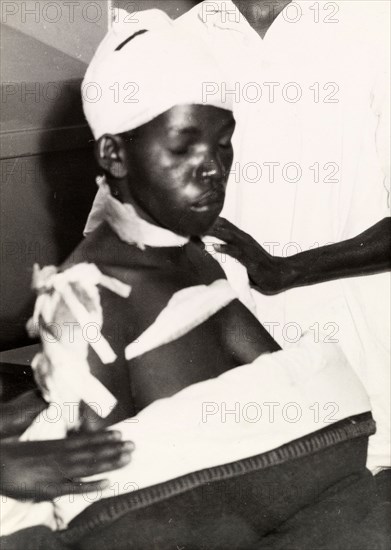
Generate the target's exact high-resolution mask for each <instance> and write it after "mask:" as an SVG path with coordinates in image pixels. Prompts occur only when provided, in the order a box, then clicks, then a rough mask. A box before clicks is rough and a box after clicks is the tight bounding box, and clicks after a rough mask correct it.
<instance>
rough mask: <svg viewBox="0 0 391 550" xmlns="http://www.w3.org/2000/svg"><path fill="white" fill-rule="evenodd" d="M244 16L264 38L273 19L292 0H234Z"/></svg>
mask: <svg viewBox="0 0 391 550" xmlns="http://www.w3.org/2000/svg"><path fill="white" fill-rule="evenodd" d="M232 1H233V3H234V4H235V6H236V7H237V8H238V9H239V11H240V13H241V14H242V15H243V17H245V18H246V20H247V21H248V23H249V24H250V25H251V26H252V28H253V29H254V30H255V31H256V32H257V33H258V34H259V35H260V36H261V38H263V37H264V36H265V34H266V33H267V31H268V30H269V28H270V26H271V25H272V23H273V21H274V20H275V19H276V18H277V17H278V15H279V14H280V13H281V12H282V10H283V9H284V8H285V7H286V6H287V5H288V4H289V3H290V2H291V1H292V0H232Z"/></svg>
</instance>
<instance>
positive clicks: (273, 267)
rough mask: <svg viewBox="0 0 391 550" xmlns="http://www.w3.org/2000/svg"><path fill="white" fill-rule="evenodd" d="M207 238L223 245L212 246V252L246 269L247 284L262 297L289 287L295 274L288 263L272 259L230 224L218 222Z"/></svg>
mask: <svg viewBox="0 0 391 550" xmlns="http://www.w3.org/2000/svg"><path fill="white" fill-rule="evenodd" d="M208 235H212V236H214V237H217V238H218V239H221V240H222V241H224V242H225V243H226V244H215V245H213V246H214V249H215V250H216V251H217V252H221V253H222V254H228V255H229V256H232V257H233V258H236V259H237V260H239V262H241V263H242V264H243V265H244V266H245V267H246V269H247V273H248V276H249V279H250V282H251V284H252V285H253V286H254V287H255V288H256V289H257V290H259V291H260V292H262V293H263V294H278V293H279V292H282V291H283V290H286V289H287V288H289V287H290V281H291V279H293V278H294V275H295V274H294V272H293V270H292V269H291V267H290V264H289V259H288V258H280V257H277V256H272V255H271V254H269V253H268V252H266V250H264V248H262V246H261V245H260V244H258V243H257V241H256V240H255V239H253V238H252V237H251V236H250V235H248V234H247V233H245V232H244V231H242V230H241V229H239V228H238V227H236V225H234V224H233V223H231V222H229V221H228V220H226V219H225V218H218V219H217V220H216V222H215V224H214V225H213V227H212V229H211V230H209V231H208Z"/></svg>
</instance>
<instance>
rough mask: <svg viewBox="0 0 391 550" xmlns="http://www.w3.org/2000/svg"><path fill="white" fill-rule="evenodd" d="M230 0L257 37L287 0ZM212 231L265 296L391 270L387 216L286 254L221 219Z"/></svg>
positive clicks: (218, 247) (390, 225)
mask: <svg viewBox="0 0 391 550" xmlns="http://www.w3.org/2000/svg"><path fill="white" fill-rule="evenodd" d="M233 2H234V4H235V5H236V6H237V7H238V8H239V10H240V11H241V13H242V15H243V16H244V17H246V19H247V21H248V22H249V24H250V25H251V26H252V27H253V28H254V30H255V31H256V32H257V33H258V34H259V36H260V37H261V38H264V37H265V35H266V33H267V31H268V29H269V28H270V26H271V25H272V23H273V21H274V20H275V19H276V17H277V16H278V15H279V14H280V13H281V11H282V10H283V9H284V8H285V7H286V6H287V5H288V4H289V3H290V0H256V1H250V2H246V1H243V0H233ZM210 234H211V235H213V236H215V237H218V238H219V239H221V240H223V241H224V242H225V243H226V244H225V245H216V246H215V249H216V250H217V251H219V252H222V253H226V254H229V255H230V256H232V257H234V258H236V259H237V260H239V261H240V262H241V263H242V264H243V265H244V266H245V267H246V268H247V271H248V275H249V278H250V281H251V283H252V285H253V286H254V288H255V289H256V290H258V291H259V292H262V293H263V294H267V295H272V294H278V293H280V292H283V291H285V290H289V289H292V288H296V287H301V286H307V285H313V284H317V283H323V282H326V281H332V280H336V279H341V278H348V277H357V276H361V275H371V274H374V273H382V272H385V271H389V270H390V269H391V252H390V251H391V221H390V218H384V219H382V220H380V221H379V222H377V223H376V224H374V225H373V226H372V227H369V228H368V229H367V230H366V231H364V232H363V233H361V234H359V235H357V236H355V237H353V238H351V239H347V240H345V241H341V242H339V243H335V244H331V245H326V246H322V247H319V248H315V249H312V250H308V251H305V252H301V253H299V254H295V255H293V256H290V257H288V258H283V257H278V256H272V255H271V254H269V253H268V252H266V250H264V249H263V248H262V246H261V245H260V244H259V243H258V242H257V241H255V240H254V239H253V238H252V237H251V236H250V235H248V234H247V233H245V232H244V231H242V230H241V229H239V228H238V227H236V226H235V225H234V224H232V223H230V222H228V221H227V220H225V219H223V218H219V220H218V221H217V222H216V224H215V225H214V227H213V230H212V231H211V232H210Z"/></svg>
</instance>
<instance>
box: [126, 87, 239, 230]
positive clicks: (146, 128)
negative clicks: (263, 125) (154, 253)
mask: <svg viewBox="0 0 391 550" xmlns="http://www.w3.org/2000/svg"><path fill="white" fill-rule="evenodd" d="M157 92H158V91H157ZM234 128H235V120H234V118H233V115H232V113H231V111H228V110H225V109H220V108H218V107H212V106H206V105H178V106H175V107H173V108H172V109H170V110H169V111H166V112H165V113H163V114H162V115H160V116H159V117H157V118H155V119H154V120H152V121H151V122H149V123H147V124H145V125H143V126H141V127H139V128H137V129H136V130H135V131H133V132H132V139H131V142H130V143H129V144H126V165H127V166H126V168H127V172H128V182H129V192H130V195H131V197H132V202H133V201H134V203H135V206H136V207H137V210H138V211H139V213H140V214H141V215H142V217H144V218H145V219H147V220H149V221H152V222H153V223H155V224H158V225H161V226H163V227H165V228H167V229H170V230H172V231H174V232H175V233H179V234H181V235H186V236H191V235H202V234H204V233H205V232H206V231H207V230H208V229H209V227H210V226H211V225H212V224H213V223H214V221H215V220H216V218H217V217H218V215H219V214H220V212H221V210H222V208H223V204H224V198H225V189H226V185H227V180H228V175H229V171H230V169H231V165H232V160H233V149H232V144H231V138H232V134H233V131H234Z"/></svg>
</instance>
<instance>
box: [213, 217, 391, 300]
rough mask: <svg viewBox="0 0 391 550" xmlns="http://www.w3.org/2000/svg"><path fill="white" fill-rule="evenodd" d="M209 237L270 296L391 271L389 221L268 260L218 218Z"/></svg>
mask: <svg viewBox="0 0 391 550" xmlns="http://www.w3.org/2000/svg"><path fill="white" fill-rule="evenodd" d="M211 235H214V236H215V237H218V238H219V239H221V240H223V241H224V242H225V243H227V244H223V245H214V248H215V249H216V250H217V251H219V252H222V253H224V254H229V255H230V256H232V257H233V258H236V259H237V260H239V261H240V262H241V263H242V264H243V265H244V266H245V267H246V269H247V272H248V275H249V278H250V281H251V284H252V285H253V286H254V288H255V289H256V290H258V291H259V292H262V293H263V294H267V295H273V294H278V293H279V292H283V291H284V290H289V289H291V288H296V287H300V286H307V285H314V284H317V283H323V282H326V281H332V280H335V279H342V278H348V277H357V276H361V275H372V274H375V273H382V272H385V271H389V270H390V269H391V252H390V251H391V219H390V218H384V219H383V220H381V221H380V222H378V223H377V224H375V225H374V226H372V227H370V228H369V229H367V230H366V231H364V232H363V233H361V234H360V235H357V237H354V238H352V239H348V240H346V241H341V242H339V243H335V244H330V245H326V246H321V247H319V248H315V249H313V250H307V251H305V252H300V253H299V254H295V255H293V256H289V257H286V258H283V257H279V256H272V255H271V254H269V253H268V252H266V250H265V249H264V248H262V246H261V245H260V244H259V243H257V241H256V240H255V239H253V238H252V237H251V236H250V235H248V234H247V233H245V232H244V231H242V230H241V229H239V228H238V227H236V226H235V225H234V224H232V223H230V222H229V221H228V220H226V219H224V218H219V219H218V220H217V222H216V223H215V225H214V226H213V229H212V231H211Z"/></svg>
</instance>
